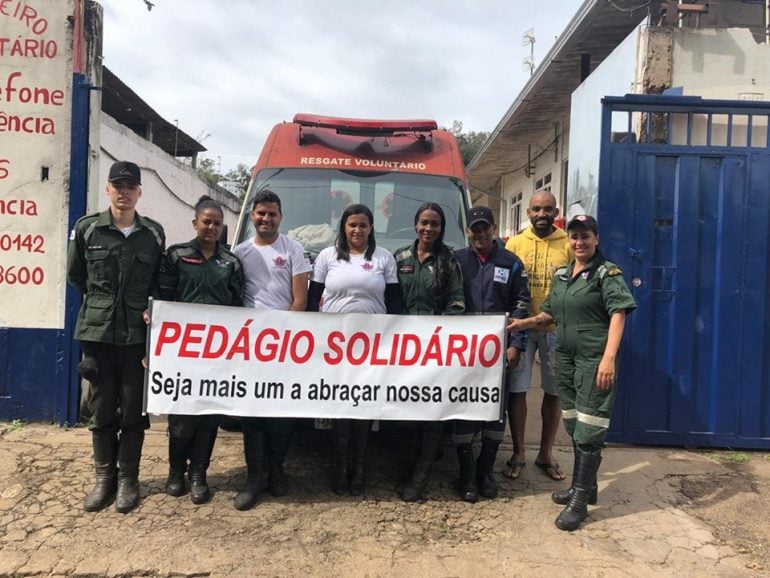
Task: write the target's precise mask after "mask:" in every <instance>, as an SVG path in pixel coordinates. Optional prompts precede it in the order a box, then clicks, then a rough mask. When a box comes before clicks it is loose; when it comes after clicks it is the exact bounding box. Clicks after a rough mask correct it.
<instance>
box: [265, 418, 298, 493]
mask: <svg viewBox="0 0 770 578" xmlns="http://www.w3.org/2000/svg"><path fill="white" fill-rule="evenodd" d="M291 438H292V435H291V433H288V434H286V433H276V432H269V433H268V439H269V447H270V451H269V454H270V457H269V460H268V468H269V472H270V481H269V484H268V491H269V492H270V493H271V494H272V495H273V496H275V497H276V498H280V497H281V496H285V495H286V494H288V493H289V480H288V478H287V477H286V473H285V472H284V471H283V463H284V461H286V453H287V452H288V451H289V446H290V445H291Z"/></svg>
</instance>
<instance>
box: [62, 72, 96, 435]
mask: <svg viewBox="0 0 770 578" xmlns="http://www.w3.org/2000/svg"><path fill="white" fill-rule="evenodd" d="M93 88H94V87H93V86H92V85H91V84H90V83H89V82H88V78H87V77H86V76H85V75H84V74H82V73H78V72H75V73H73V75H72V135H71V147H70V151H71V153H70V180H69V185H70V186H69V215H68V217H67V224H68V228H67V229H68V230H69V231H71V230H72V228H73V227H74V225H75V221H77V220H78V219H79V218H80V217H82V216H83V215H84V214H85V211H86V198H87V194H88V157H89V154H88V133H89V124H90V123H89V117H90V113H91V107H90V101H91V90H92V89H93ZM66 300H67V301H66V306H65V311H64V331H59V332H57V341H58V347H57V350H58V351H61V352H62V356H61V359H58V360H57V364H56V370H57V379H56V382H57V383H58V384H59V387H58V388H57V400H56V418H57V421H58V422H59V425H72V424H75V423H77V421H78V416H79V408H80V376H79V374H78V371H77V364H78V361H79V359H80V346H79V345H78V344H77V343H75V342H74V341H73V339H72V336H73V335H74V332H75V322H76V321H77V315H78V310H79V308H80V301H81V296H80V293H79V292H78V291H77V290H76V289H75V288H73V287H72V286H71V285H69V284H67V289H66Z"/></svg>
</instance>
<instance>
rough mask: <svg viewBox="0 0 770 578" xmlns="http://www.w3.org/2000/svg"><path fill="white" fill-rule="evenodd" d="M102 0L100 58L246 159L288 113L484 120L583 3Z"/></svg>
mask: <svg viewBox="0 0 770 578" xmlns="http://www.w3.org/2000/svg"><path fill="white" fill-rule="evenodd" d="M151 1H152V2H154V4H155V6H154V7H153V9H152V11H148V10H147V7H146V5H145V3H144V2H143V0H101V3H102V5H103V6H104V41H103V51H104V64H105V65H106V66H107V67H108V68H110V70H112V72H113V73H115V74H116V75H117V76H118V77H119V78H121V79H122V80H123V81H124V82H125V83H126V84H128V85H129V86H130V87H131V88H132V89H133V90H134V91H135V92H136V93H137V94H138V95H139V96H140V97H141V98H143V99H144V100H145V101H146V102H147V103H148V104H149V105H150V106H152V107H153V108H154V109H155V110H156V111H157V112H158V113H159V114H161V115H162V116H163V117H165V118H166V119H167V120H169V121H171V122H173V120H174V119H178V120H179V128H180V129H182V130H184V131H185V132H186V133H188V134H189V135H191V136H193V137H196V138H199V139H200V140H201V141H202V142H203V145H204V146H205V147H206V148H207V149H208V151H207V152H206V153H203V155H204V156H208V157H210V158H213V159H215V160H221V167H222V170H223V171H226V170H227V169H229V168H233V167H235V165H237V164H238V163H244V164H247V165H248V166H251V165H253V163H254V162H255V161H256V158H257V156H258V154H259V151H260V149H261V148H262V144H263V143H264V140H265V138H266V137H267V134H268V132H269V131H270V128H271V127H272V126H273V125H274V124H276V123H278V122H281V121H285V120H291V118H292V117H293V116H294V114H295V113H297V112H308V113H317V114H326V115H332V116H348V117H356V118H433V119H435V120H437V121H438V123H439V125H442V126H451V124H452V121H453V120H460V121H462V123H463V127H464V130H474V131H491V130H493V129H494V128H495V126H496V125H497V123H498V121H499V120H500V119H501V118H502V115H503V114H504V113H505V111H506V110H507V109H508V107H509V106H510V105H511V103H512V102H513V100H514V98H515V97H516V95H517V94H518V93H519V91H520V90H521V88H522V87H523V86H524V84H525V83H526V81H527V79H528V78H529V72H524V71H523V70H522V60H523V59H524V58H525V57H527V56H529V48H528V47H525V46H522V36H523V35H524V33H525V32H526V31H527V30H529V29H531V28H533V29H534V35H535V38H536V42H535V45H534V46H535V62H536V63H540V62H541V60H542V58H543V57H544V56H545V55H546V53H547V52H548V50H549V49H550V48H551V46H552V45H553V43H554V39H555V37H556V36H558V35H559V34H561V32H562V31H563V30H564V28H565V26H566V25H567V23H568V22H569V21H570V19H571V18H572V17H573V15H574V14H575V12H576V11H577V9H578V8H579V6H580V5H581V4H582V0H475V1H474V0H470V1H469V0H462V1H460V0H391V1H389V2H383V1H380V2H374V1H370V0H281V1H277V0H151Z"/></svg>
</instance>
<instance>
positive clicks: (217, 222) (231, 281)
mask: <svg viewBox="0 0 770 578" xmlns="http://www.w3.org/2000/svg"><path fill="white" fill-rule="evenodd" d="M223 221H224V212H223V211H222V206H221V205H220V204H219V203H217V202H216V201H214V200H213V199H212V198H210V197H208V196H205V195H204V196H203V197H201V198H200V200H199V201H198V204H197V205H195V218H194V219H193V228H194V229H195V233H196V236H195V239H193V240H192V241H188V242H187V243H179V244H178V245H172V246H171V247H169V248H168V251H166V255H165V258H164V260H163V264H162V267H161V272H160V277H159V282H158V284H159V285H160V297H161V299H165V300H167V301H179V302H183V303H206V304H209V305H237V306H241V305H242V304H243V303H242V302H241V292H242V290H243V270H242V269H241V262H240V261H239V260H238V257H236V256H235V255H234V254H233V253H231V252H230V251H228V250H227V249H226V248H225V247H224V245H222V244H221V243H220V242H219V237H220V235H221V233H222V226H223ZM219 419H220V417H219V416H218V415H169V416H168V434H169V437H168V460H169V474H168V480H167V481H166V493H167V494H169V495H170V496H181V495H183V494H184V493H185V481H184V475H185V472H188V476H189V478H190V498H191V499H192V501H193V503H195V504H203V503H206V502H208V501H209V499H210V498H211V491H210V490H209V486H208V483H207V481H206V470H207V469H208V467H209V463H210V462H211V453H212V452H213V450H214V442H215V441H216V439H217V429H218V428H219ZM188 461H189V466H188ZM188 468H189V471H188Z"/></svg>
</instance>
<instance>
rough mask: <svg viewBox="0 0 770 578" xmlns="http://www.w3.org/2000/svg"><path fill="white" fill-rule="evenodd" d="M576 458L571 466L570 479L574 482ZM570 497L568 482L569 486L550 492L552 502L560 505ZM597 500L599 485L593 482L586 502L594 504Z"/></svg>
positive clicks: (573, 446) (573, 444) (564, 503)
mask: <svg viewBox="0 0 770 578" xmlns="http://www.w3.org/2000/svg"><path fill="white" fill-rule="evenodd" d="M572 448H573V451H575V443H574V442H573V443H572ZM601 463H602V458H601V456H599V465H601ZM575 466H577V460H575V465H574V466H573V468H572V480H573V483H574V480H575V471H576V470H577V467H575ZM571 497H572V485H571V484H570V487H569V488H567V489H565V490H558V491H556V492H553V493H552V494H551V500H552V501H553V502H554V504H559V505H560V506H566V505H567V504H568V503H569V499H570V498H571ZM598 500H599V486H598V484H594V487H593V488H591V492H590V493H589V494H588V503H589V504H590V505H591V506H593V505H594V504H596V502H597V501H598Z"/></svg>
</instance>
